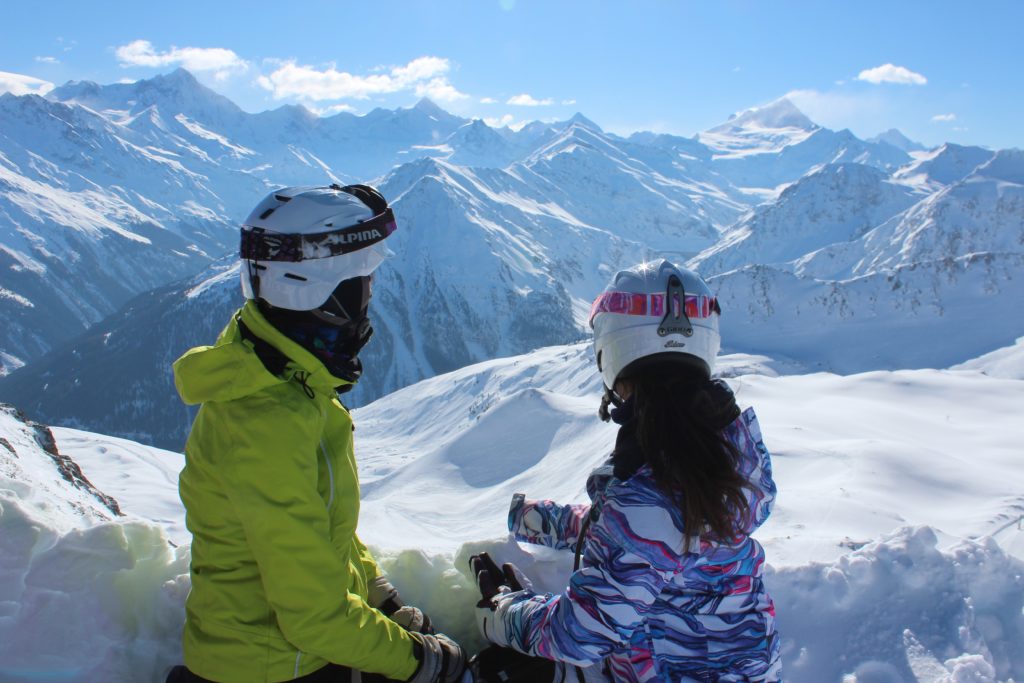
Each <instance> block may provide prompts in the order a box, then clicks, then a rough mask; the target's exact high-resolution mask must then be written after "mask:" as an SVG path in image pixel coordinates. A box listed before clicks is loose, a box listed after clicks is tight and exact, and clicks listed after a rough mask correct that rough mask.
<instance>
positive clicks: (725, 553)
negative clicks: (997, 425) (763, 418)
mask: <svg viewBox="0 0 1024 683" xmlns="http://www.w3.org/2000/svg"><path fill="white" fill-rule="evenodd" d="M723 433H724V435H725V436H726V437H727V438H728V439H729V440H730V441H731V442H732V443H733V444H735V445H736V447H737V448H738V449H739V451H740V453H741V455H742V459H741V464H740V469H741V472H742V474H743V475H744V476H745V477H746V478H747V479H748V480H749V482H750V483H751V488H750V489H747V502H748V505H749V513H748V514H747V515H746V516H745V517H744V518H743V519H742V520H741V525H740V526H741V528H742V531H743V534H741V535H740V536H738V537H736V538H735V539H732V540H733V542H732V543H728V544H725V543H714V542H709V541H708V540H706V539H701V540H699V541H698V540H697V539H694V540H693V542H692V544H691V545H690V546H689V547H688V548H686V549H685V550H684V549H683V547H684V543H685V541H684V539H685V535H684V533H683V521H682V515H681V513H680V511H679V509H678V506H677V505H676V504H674V503H673V502H672V500H671V498H670V497H669V496H668V495H666V494H665V493H663V492H662V491H661V490H660V489H659V488H658V486H657V484H656V483H655V481H654V478H653V476H652V472H651V469H650V467H649V466H648V465H646V464H645V465H643V466H642V467H640V468H639V469H638V470H637V471H636V473H635V474H633V475H632V476H630V477H629V478H627V479H626V480H624V481H622V480H619V479H617V478H615V477H614V476H612V477H609V475H608V473H609V472H610V471H611V468H610V466H605V467H603V468H599V469H598V470H595V473H594V474H593V475H591V480H590V482H588V490H589V491H590V492H591V498H592V505H590V506H587V505H557V504H555V503H553V502H552V501H547V500H534V501H530V500H526V499H525V498H524V497H522V496H517V497H515V498H514V499H513V503H512V508H511V510H510V512H509V529H510V531H512V532H513V533H514V534H515V537H516V539H517V540H520V541H525V542H530V543H537V544H541V545H546V546H549V547H554V548H572V547H574V546H575V544H576V543H577V540H578V539H579V535H580V530H581V528H582V526H583V521H584V519H585V518H586V516H587V515H591V516H592V518H593V519H592V522H591V524H590V526H589V528H588V530H587V533H586V536H585V538H584V540H583V543H584V551H583V556H582V557H583V561H582V564H581V568H580V569H579V570H578V571H576V572H574V573H573V575H572V577H571V578H570V581H569V586H568V588H567V589H566V590H565V591H564V592H563V593H561V594H559V595H551V594H547V595H536V594H533V593H530V592H528V591H524V592H522V593H514V594H512V595H514V596H517V597H516V598H515V599H516V600H517V602H515V603H514V604H512V605H510V606H509V607H508V609H507V610H504V619H505V622H506V627H507V632H508V633H510V634H512V636H511V637H512V640H513V643H512V645H513V646H514V647H516V648H517V649H520V650H521V651H523V652H526V653H529V654H532V655H537V656H541V657H546V658H548V659H553V660H556V661H565V662H570V663H573V664H577V665H581V666H589V665H594V664H597V663H599V662H603V666H604V670H605V674H606V675H607V676H609V677H610V678H612V679H613V680H615V681H629V682H633V683H636V682H640V681H709V682H710V681H718V682H721V683H725V682H727V681H729V682H732V681H762V682H769V681H780V680H781V661H780V657H779V640H778V636H777V634H776V631H775V607H774V605H773V604H772V600H771V598H770V597H769V596H768V593H767V592H766V591H765V587H764V584H763V582H762V579H761V575H762V568H763V564H764V550H763V548H762V547H761V545H760V544H759V543H758V542H757V541H755V540H754V539H752V538H750V536H749V534H750V533H751V532H753V531H754V530H755V529H756V528H757V527H759V526H760V525H761V524H762V523H763V522H764V521H765V519H767V517H768V514H769V513H770V512H771V508H772V504H773V502H774V499H775V483H774V482H773V481H772V470H771V460H770V458H769V454H768V450H767V449H766V448H765V446H764V443H763V442H762V440H761V432H760V428H759V427H758V423H757V417H756V416H755V415H754V411H753V409H751V408H748V409H747V410H746V411H745V412H743V413H742V414H741V415H740V416H739V417H737V418H736V419H735V420H734V421H733V422H732V423H731V424H730V425H729V426H728V427H726V428H725V430H724V432H723ZM510 597H511V596H510Z"/></svg>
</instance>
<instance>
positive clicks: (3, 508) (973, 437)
mask: <svg viewBox="0 0 1024 683" xmlns="http://www.w3.org/2000/svg"><path fill="white" fill-rule="evenodd" d="M720 367H721V369H722V370H723V372H724V374H725V375H727V376H729V378H730V379H729V380H728V381H729V382H730V384H731V385H732V386H733V388H734V389H735V391H736V394H737V398H738V400H739V402H740V403H741V405H753V406H754V407H755V409H756V410H757V412H758V415H759V417H760V421H761V426H762V429H763V432H764V435H765V442H766V444H767V446H768V448H769V450H770V451H771V452H772V458H773V467H774V476H775V479H776V482H777V484H778V487H779V498H778V502H777V505H776V508H775V510H774V512H773V514H772V516H771V518H770V519H769V521H768V523H767V524H766V525H765V526H764V527H763V528H762V529H761V530H760V531H759V532H758V534H757V537H758V538H759V540H760V541H761V542H762V543H763V544H764V545H765V547H766V550H767V557H768V562H769V566H768V568H767V573H766V583H767V586H768V589H769V591H770V592H771V594H772V596H773V597H774V599H775V603H776V607H777V614H778V625H779V629H780V634H781V637H782V643H783V653H784V658H785V659H784V661H785V671H786V680H787V681H792V682H794V683H821V682H822V681H829V682H831V681H836V682H838V681H843V680H851V681H852V680H854V679H856V680H863V681H873V680H883V681H897V680H901V681H910V680H914V681H922V682H928V683H939V682H940V681H945V682H949V681H958V680H970V681H981V682H990V683H995V682H996V681H1007V680H1009V679H1011V678H1013V679H1015V680H1019V679H1020V678H1022V677H1024V651H1022V650H1021V648H1020V643H1021V642H1022V639H1024V613H1022V608H1024V584H1022V583H1021V581H1022V579H1021V577H1022V576H1024V562H1022V559H1024V535H1022V532H1021V531H1020V529H1019V520H1020V519H1021V516H1022V515H1024V496H1022V488H1021V483H1022V479H1021V476H1020V473H1019V466H1018V465H1019V463H1018V460H1019V444H1020V442H1021V440H1022V439H1024V425H1022V423H1021V422H1020V420H1019V419H1018V415H1017V412H1018V411H1017V410H1016V406H1017V404H1019V399H1020V396H1021V393H1022V391H1024V386H1022V382H1021V380H1015V379H1001V378H997V377H993V376H988V375H985V374H981V373H980V372H977V371H974V370H958V371H934V370H925V371H897V372H872V373H866V374H861V375H852V376H846V377H842V376H836V375H829V374H825V373H819V374H812V375H802V376H801V375H795V376H787V375H779V374H778V373H779V371H780V370H782V369H783V368H784V366H783V365H782V364H780V363H778V362H775V361H772V360H770V359H768V358H765V357H755V356H736V355H734V356H725V357H723V358H721V359H720ZM598 382H599V380H598V376H597V374H596V372H595V370H594V367H593V361H592V358H591V351H590V348H589V346H588V345H586V344H578V345H571V346H562V347H552V348H545V349H540V350H538V351H536V352H533V353H531V354H527V355H523V356H516V357H512V358H505V359H498V360H492V361H488V362H486V363H482V364H479V365H476V366H472V367H467V368H463V369H461V370H458V371H456V372H453V373H450V374H447V375H442V376H438V377H434V378H432V379H428V380H425V381H423V382H420V383H418V384H417V385H414V386H410V387H407V388H405V389H403V390H401V391H398V392H395V393H393V394H391V395H389V396H388V397H386V398H384V399H381V400H379V401H377V402H375V403H373V404H371V405H369V406H366V407H365V408H361V409H359V410H356V411H355V413H354V420H355V423H356V425H357V429H356V437H355V438H356V455H357V459H358V461H359V468H360V477H361V480H362V482H363V503H362V512H361V524H360V529H359V531H360V535H361V536H362V537H363V538H364V539H365V540H367V541H369V542H370V543H371V544H372V545H373V546H375V547H376V548H377V555H378V557H379V558H380V559H381V561H382V563H383V566H384V567H385V569H386V571H387V572H388V573H389V575H390V577H391V579H392V581H393V582H395V584H396V585H398V586H399V588H400V590H401V591H402V595H403V597H404V598H405V599H406V600H408V601H410V602H412V603H414V604H417V605H419V606H421V607H423V608H424V609H426V610H427V611H428V612H429V613H430V614H431V616H432V617H433V618H434V621H435V622H436V623H437V624H439V626H440V627H441V628H442V629H444V630H445V631H446V632H448V633H450V634H452V635H454V636H455V637H457V638H458V639H459V640H460V641H461V642H463V644H465V645H467V646H468V647H469V648H470V649H471V650H473V649H476V648H477V647H479V645H480V643H479V638H478V637H477V636H476V635H475V625H474V623H473V617H472V605H473V604H474V603H475V601H476V599H475V598H474V597H473V595H474V590H475V589H474V587H473V586H472V585H471V583H470V582H469V580H468V578H467V577H466V576H465V573H464V567H465V564H466V559H467V557H468V555H469V554H471V553H473V552H478V551H480V550H487V551H489V552H490V553H492V554H493V555H494V556H495V557H497V558H499V559H500V560H503V561H515V562H517V563H518V564H519V565H520V566H521V568H523V569H524V570H525V571H526V572H527V573H528V574H530V575H531V576H532V577H533V578H534V580H535V582H536V583H537V585H538V586H539V587H541V588H542V589H550V590H561V589H562V587H563V586H564V583H563V582H564V580H565V576H566V575H567V573H568V571H569V569H570V567H571V563H572V557H571V554H570V553H557V552H538V551H534V552H533V553H529V552H527V549H525V548H524V547H520V546H518V545H516V544H515V543H513V542H511V541H510V540H509V539H508V537H507V532H506V530H505V522H506V513H507V505H508V500H509V498H510V496H511V494H512V493H513V492H516V491H522V492H525V493H526V494H527V495H529V496H531V497H551V498H554V499H557V500H560V501H574V500H575V501H581V500H584V499H585V493H584V488H583V485H584V482H585V479H586V475H587V472H588V471H589V469H590V468H591V467H592V466H593V465H594V464H596V463H598V462H600V461H601V460H602V459H603V458H604V457H605V456H606V455H607V453H608V451H609V449H610V448H611V446H612V444H613V442H614V437H615V429H614V427H612V426H609V425H605V424H603V423H601V422H600V421H599V420H598V419H597V417H596V414H595V412H596V407H597V402H598V397H599V393H600V392H599V386H598ZM55 436H56V437H57V444H58V445H59V447H60V450H61V452H64V453H70V454H71V455H72V456H73V457H74V458H75V459H76V460H78V461H79V462H80V464H81V465H82V468H83V470H84V474H85V475H86V476H88V477H90V478H92V479H93V480H94V481H101V480H103V479H104V478H105V480H106V482H107V483H106V484H104V485H105V486H107V487H110V489H111V490H120V491H123V492H124V494H128V493H130V492H131V491H135V494H134V495H124V500H122V501H121V502H122V507H123V508H124V512H125V514H126V515H129V516H130V517H133V518H139V517H143V518H145V517H148V518H150V519H152V520H154V521H153V522H152V523H148V524H147V523H141V522H128V521H117V522H103V521H102V520H98V519H97V520H91V519H85V518H81V517H78V518H75V529H74V530H70V531H69V530H68V529H67V527H66V526H62V523H61V522H60V521H59V519H50V518H49V517H47V510H46V509H44V508H39V509H38V510H36V511H35V512H32V513H31V514H32V515H33V516H31V517H29V514H30V511H28V509H27V506H26V504H25V503H24V500H26V497H27V496H28V492H30V491H31V490H33V487H34V486H35V484H34V483H31V484H20V485H18V484H11V483H10V482H7V483H6V484H3V482H0V530H2V532H3V533H0V543H3V544H4V547H5V553H4V555H3V558H4V560H5V561H3V562H0V591H3V590H6V591H7V592H6V593H5V594H4V596H5V597H4V599H5V600H6V602H4V603H2V604H4V605H5V608H4V609H5V612H4V615H5V616H4V618H3V619H0V636H2V637H0V678H2V679H3V680H15V681H20V680H27V679H28V678H29V677H30V676H35V677H36V679H38V677H40V676H42V677H43V678H44V680H45V678H46V677H47V676H50V677H53V676H55V675H58V674H59V675H61V676H62V680H69V681H90V680H96V679H97V677H102V679H103V680H110V681H159V680H161V678H160V676H161V669H162V667H164V666H166V665H169V664H171V663H172V662H174V661H177V658H178V657H180V649H179V644H178V639H179V637H180V631H179V629H180V624H181V620H182V618H183V610H182V603H183V600H184V596H185V594H186V593H187V589H188V582H187V566H188V565H187V562H188V552H187V548H181V549H179V550H177V551H174V550H173V549H171V548H170V547H169V546H168V544H167V541H166V538H167V537H166V536H165V534H166V533H169V531H170V529H166V530H165V528H166V527H173V525H174V524H176V523H177V522H176V521H175V518H174V515H173V514H168V511H173V508H174V506H175V505H176V504H177V490H176V484H175V481H174V474H175V472H176V468H177V467H178V466H179V465H180V460H178V459H177V458H176V457H175V456H174V454H170V453H163V452H159V451H155V450H149V449H147V448H145V447H142V446H138V445H135V444H130V443H127V442H123V441H117V440H111V439H109V438H107V437H102V436H98V435H93V434H88V433H85V432H77V431H73V430H56V431H55ZM0 438H4V439H6V440H7V441H8V442H10V443H12V444H13V445H14V447H15V449H17V451H18V454H19V455H20V456H22V457H23V458H24V457H25V453H26V451H25V450H24V449H23V447H22V446H21V441H18V439H25V440H27V441H29V442H31V440H32V436H31V434H30V432H26V431H25V427H24V426H20V425H19V424H15V423H9V422H4V421H3V420H2V416H0ZM7 450H8V449H5V448H4V447H3V442H0V463H2V462H3V461H4V456H5V454H6V453H7ZM8 457H9V456H8ZM5 486H6V488H5ZM143 494H145V495H143ZM62 495H64V492H63V491H53V492H51V493H50V494H49V497H50V498H51V499H57V498H60V497H61V496H62ZM54 514H55V515H56V513H54ZM58 516H59V515H58ZM178 519H180V518H178ZM30 520H31V521H30ZM160 525H163V526H164V527H165V528H161V526H160ZM29 527H31V528H34V529H36V531H35V533H36V535H26V534H25V530H26V529H27V528H29ZM40 534H41V535H40ZM38 539H44V540H38ZM53 634H60V636H61V638H60V640H61V641H62V642H64V643H70V644H72V645H71V646H66V645H65V646H58V645H57V644H56V643H55V641H54V638H53V637H52V635H53ZM44 636H46V637H44ZM844 677H845V678H844ZM854 677H855V678H854Z"/></svg>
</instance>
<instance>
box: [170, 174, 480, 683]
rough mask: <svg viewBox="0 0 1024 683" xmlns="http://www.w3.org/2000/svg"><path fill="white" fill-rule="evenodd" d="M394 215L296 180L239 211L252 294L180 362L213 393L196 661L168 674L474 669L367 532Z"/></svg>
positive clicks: (442, 679) (197, 532)
mask: <svg viewBox="0 0 1024 683" xmlns="http://www.w3.org/2000/svg"><path fill="white" fill-rule="evenodd" d="M395 229H396V224H395V218H394V214H393V213H392V211H391V208H390V207H389V206H388V204H387V202H386V201H385V200H384V198H383V197H382V196H381V195H380V194H379V193H378V192H377V191H376V190H374V189H373V188H371V187H369V186H365V185H350V186H345V187H341V186H339V185H331V186H328V187H300V188H284V189H281V190H277V191H276V192H272V193H271V194H270V195H269V196H267V197H266V198H265V199H264V200H263V201H262V202H260V203H259V204H258V205H257V206H256V208H255V209H254V210H253V212H252V213H251V214H250V215H249V217H248V218H247V219H246V221H245V223H244V224H243V226H242V242H241V280H242V290H243V293H244V294H245V297H246V299H247V301H246V303H245V305H244V306H243V307H242V308H241V309H240V310H239V311H237V312H236V313H235V314H234V315H233V316H232V318H231V320H230V321H229V322H228V324H227V327H225V328H224V331H223V332H221V334H220V336H219V337H218V339H217V341H216V343H215V344H214V345H213V346H202V347H198V348H194V349H191V350H189V351H188V352H187V353H185V355H183V356H182V357H181V358H179V359H178V360H177V361H176V362H175V363H174V377H175V383H176V386H177V388H178V392H179V393H180V395H181V398H182V400H183V401H184V402H185V403H187V404H190V405H194V404H199V405H200V408H199V413H198V415H197V416H196V419H195V422H194V423H193V425H192V431H191V433H190V435H189V438H188V442H187V444H186V446H185V468H184V470H183V471H182V473H181V477H180V481H179V489H180V493H181V499H182V501H183V502H184V504H185V509H186V523H187V525H188V528H189V530H190V531H191V532H192V538H193V540H192V562H191V578H192V590H191V592H190V593H189V596H188V599H187V601H186V605H185V609H186V618H185V629H184V640H183V646H184V657H185V664H184V666H178V667H175V668H174V669H173V670H172V671H171V673H170V674H169V676H168V681H169V682H170V681H174V682H192V683H196V682H199V683H201V682H202V681H217V682H222V683H232V682H234V681H238V682H239V683H242V682H244V683H252V682H254V681H291V680H299V681H304V682H307V683H308V682H312V681H317V682H319V681H324V682H326V681H331V682H340V681H345V682H348V681H357V680H361V681H374V680H377V681H380V680H396V681H413V682H414V683H435V682H436V683H455V682H456V681H461V680H464V679H465V680H471V678H470V676H469V674H468V673H466V672H465V656H464V653H463V651H462V649H461V648H460V647H459V645H458V644H457V643H455V642H454V641H453V640H451V639H450V638H448V637H446V636H444V635H443V634H434V632H433V629H432V627H431V624H430V620H429V618H428V617H426V616H425V615H424V614H423V613H422V612H421V611H420V610H418V609H416V608H415V607H411V606H405V605H403V604H402V601H401V599H400V598H399V596H398V592H397V590H395V589H394V587H393V586H392V585H391V584H390V582H389V581H388V580H387V578H386V577H385V576H383V575H382V574H381V571H380V568H379V567H378V566H377V564H376V562H375V561H374V559H373V557H372V556H371V554H370V552H369V551H368V550H367V548H366V546H365V545H363V543H362V542H361V541H360V540H359V536H358V535H357V533H356V528H357V525H358V521H359V480H358V475H357V472H356V462H355V457H354V451H353V443H352V441H353V440H352V432H353V425H352V418H351V416H350V415H349V412H348V411H347V410H346V409H345V407H344V406H343V405H342V404H341V402H340V401H339V399H338V393H339V392H343V391H345V390H346V389H349V388H351V387H352V385H353V384H354V383H355V382H356V381H357V380H358V379H359V377H360V375H361V373H362V366H361V364H360V362H359V357H358V354H359V351H360V350H361V349H362V348H363V346H364V345H365V344H366V342H367V341H368V340H369V338H370V335H371V334H372V328H371V327H370V324H369V319H368V317H367V309H368V303H369V299H370V285H371V277H372V274H373V271H374V269H375V268H376V267H377V266H378V265H379V264H380V263H381V261H383V259H384V258H385V257H386V256H387V255H388V253H389V250H388V248H387V246H386V245H385V240H386V239H387V237H388V236H389V235H391V233H393V232H394V230H395Z"/></svg>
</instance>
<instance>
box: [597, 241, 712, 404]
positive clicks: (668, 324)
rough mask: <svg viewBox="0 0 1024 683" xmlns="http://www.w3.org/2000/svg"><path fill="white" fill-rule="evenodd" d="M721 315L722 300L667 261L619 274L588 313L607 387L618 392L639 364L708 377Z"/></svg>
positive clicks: (695, 277) (694, 276)
mask: <svg viewBox="0 0 1024 683" xmlns="http://www.w3.org/2000/svg"><path fill="white" fill-rule="evenodd" d="M720 314H721V309H719V307H718V300H717V299H716V298H715V296H714V295H713V294H712V293H711V290H710V289H709V288H708V286H707V283H705V282H704V280H703V279H701V277H700V276H699V275H698V274H697V273H695V272H693V271H692V270H688V269H686V268H680V267H678V266H675V265H673V264H672V263H670V262H669V261H666V260H661V261H655V262H651V263H641V264H639V265H636V266H633V267H632V268H627V269H626V270H620V271H619V272H618V273H616V274H615V276H614V277H613V278H612V281H611V283H609V285H608V286H607V287H606V288H605V290H604V292H602V293H601V295H600V296H598V297H597V299H596V300H595V301H594V305H593V307H592V308H591V309H590V327H591V328H592V329H593V330H594V353H595V355H596V356H597V368H598V370H599V371H600V372H601V377H602V379H604V383H605V386H606V387H607V388H609V389H610V388H614V387H615V380H616V379H619V378H620V377H624V376H628V374H629V371H630V370H632V369H635V368H636V367H637V365H634V366H633V368H629V366H630V364H632V363H635V362H636V361H638V360H640V359H649V360H650V361H652V362H657V361H675V362H682V363H685V364H688V365H690V366H692V367H694V368H696V369H697V370H698V371H700V372H701V373H706V374H707V376H708V377H710V376H711V373H712V372H713V371H714V369H715V356H717V355H718V349H719V346H720V345H721V336H720V335H719V332H718V317H719V315H720ZM624 370H625V371H626V372H625V373H624V372H623V371H624Z"/></svg>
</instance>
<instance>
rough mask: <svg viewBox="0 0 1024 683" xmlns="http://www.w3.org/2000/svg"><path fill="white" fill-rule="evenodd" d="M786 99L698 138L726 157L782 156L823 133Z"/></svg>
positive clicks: (736, 117)
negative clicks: (782, 152) (786, 148)
mask: <svg viewBox="0 0 1024 683" xmlns="http://www.w3.org/2000/svg"><path fill="white" fill-rule="evenodd" d="M823 130H825V129H823V128H822V127H821V126H819V125H818V124H816V123H814V122H813V121H811V120H810V119H809V118H807V116H806V115H805V114H804V113H803V112H802V111H800V110H799V109H797V107H796V105H794V104H793V103H792V102H790V101H789V100H788V99H786V98H785V97H782V98H780V99H777V100H775V101H774V102H771V103H769V104H766V105H764V106H761V107H754V108H753V109H747V110H746V111H742V112H740V113H738V114H733V115H732V116H731V117H729V120H728V121H726V122H725V123H723V124H720V125H718V126H715V127H714V128H711V129H710V130H707V131H705V132H703V133H699V134H698V135H697V140H698V141H699V142H702V143H703V144H705V145H707V146H708V147H710V148H711V149H712V150H714V151H715V152H718V153H719V154H720V155H722V156H724V157H730V158H736V157H746V156H750V155H752V154H765V153H772V152H779V151H781V150H782V149H783V148H785V147H788V146H790V145H795V144H798V143H800V142H803V141H804V140H807V139H808V138H809V137H811V136H812V135H814V134H815V133H818V132H820V131H823Z"/></svg>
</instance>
